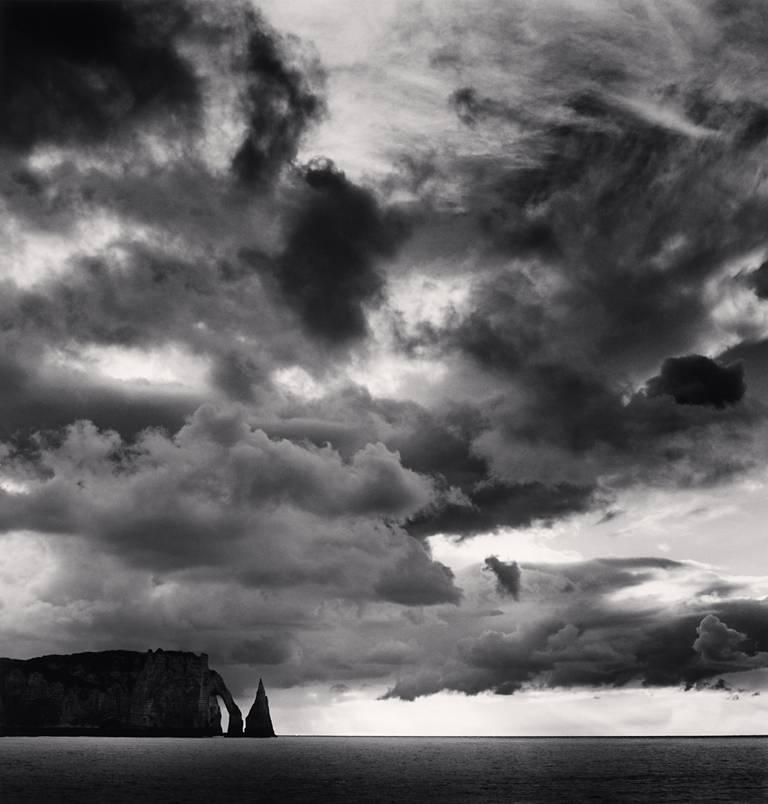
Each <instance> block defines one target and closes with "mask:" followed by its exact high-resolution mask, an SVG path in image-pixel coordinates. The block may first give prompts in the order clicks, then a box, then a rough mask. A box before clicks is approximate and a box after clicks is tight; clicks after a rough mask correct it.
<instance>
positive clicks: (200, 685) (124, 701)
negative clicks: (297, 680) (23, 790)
mask: <svg viewBox="0 0 768 804" xmlns="http://www.w3.org/2000/svg"><path fill="white" fill-rule="evenodd" d="M217 696H218V697H219V698H221V699H222V701H223V702H224V705H225V706H226V708H227V711H228V712H229V729H228V731H227V734H228V736H230V737H240V736H242V733H243V731H242V730H243V719H242V715H241V713H240V710H239V709H238V707H237V704H235V702H234V700H233V699H232V695H231V694H230V692H229V690H228V689H227V687H226V685H225V684H224V681H223V680H222V678H221V676H220V675H219V674H218V673H217V672H216V671H215V670H210V669H209V667H208V656H207V655H206V654H205V653H203V654H201V655H200V656H198V655H197V654H194V653H188V652H184V651H163V650H157V651H148V652H147V653H138V652H134V651H103V652H101V653H75V654H72V655H68V656H40V657H37V658H35V659H26V660H20V659H0V734H15V735H22V734H23V735H43V734H50V735H76V734H94V735H104V736H107V735H109V736H137V737H138V736H141V737H144V736H150V737H154V736H158V737H159V736H178V737H208V736H214V735H218V734H221V712H220V710H219V704H218V701H217Z"/></svg>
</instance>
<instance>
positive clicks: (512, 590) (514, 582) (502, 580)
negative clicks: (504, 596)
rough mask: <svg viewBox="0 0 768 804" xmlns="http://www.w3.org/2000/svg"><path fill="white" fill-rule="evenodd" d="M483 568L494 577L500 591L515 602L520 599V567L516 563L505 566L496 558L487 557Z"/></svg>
mask: <svg viewBox="0 0 768 804" xmlns="http://www.w3.org/2000/svg"><path fill="white" fill-rule="evenodd" d="M485 566H486V567H487V568H488V569H489V570H490V571H491V572H492V573H493V574H494V575H495V576H496V579H497V580H498V582H499V590H500V591H502V592H507V593H509V594H510V595H512V597H513V598H514V599H515V600H519V599H520V567H519V566H518V565H517V562H516V561H513V562H512V563H511V564H506V563H505V562H504V561H499V559H498V558H496V556H489V557H488V558H486V559H485Z"/></svg>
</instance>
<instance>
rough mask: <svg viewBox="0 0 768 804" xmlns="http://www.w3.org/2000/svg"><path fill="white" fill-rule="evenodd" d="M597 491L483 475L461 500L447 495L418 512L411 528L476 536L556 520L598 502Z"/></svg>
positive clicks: (426, 532) (418, 532)
mask: <svg viewBox="0 0 768 804" xmlns="http://www.w3.org/2000/svg"><path fill="white" fill-rule="evenodd" d="M486 471H487V469H486ZM595 491H596V489H595V488H594V487H590V486H577V485H574V484H570V483H552V484H547V483H540V482H536V483H504V482H502V481H499V480H495V479H493V478H486V477H483V478H481V479H479V480H478V481H477V483H476V484H474V485H470V486H468V487H467V489H466V490H465V491H464V496H463V497H462V498H461V499H458V500H454V499H452V498H451V496H450V495H448V496H447V497H445V498H444V499H442V500H441V501H440V502H439V504H438V505H436V506H435V507H434V508H431V509H427V510H425V511H422V512H421V513H419V514H418V515H417V516H416V517H414V518H413V519H411V520H410V521H409V523H408V530H409V531H410V532H411V533H413V534H414V535H419V536H421V535H426V536H429V535H432V534H434V533H451V534H459V535H461V536H474V535H477V534H479V533H488V532H489V531H493V530H495V529H496V528H498V527H510V528H516V527H525V526H527V525H530V524H531V523H532V522H536V521H538V522H545V523H547V522H553V521H555V520H557V519H560V518H561V517H563V516H567V515H568V514H572V513H577V512H582V511H588V510H589V509H590V508H591V507H592V506H593V504H595V499H594V497H595Z"/></svg>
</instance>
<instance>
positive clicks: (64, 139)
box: [0, 0, 200, 150]
mask: <svg viewBox="0 0 768 804" xmlns="http://www.w3.org/2000/svg"><path fill="white" fill-rule="evenodd" d="M188 23H189V14H188V12H187V9H186V8H185V6H184V4H182V3H180V2H167V1H165V0H164V1H163V2H160V3H149V2H142V1H141V0H138V2H132V3H125V2H117V0H99V1H98V2H97V1H96V0H70V2H57V1H56V0H5V2H3V4H2V9H1V10H0V40H1V41H0V74H1V75H2V81H1V82H0V116H1V117H2V120H3V124H2V129H0V143H2V144H4V145H6V146H10V147H11V148H18V149H23V150H24V149H28V148H31V147H33V146H35V145H37V144H50V143H55V144H73V143H78V142H82V143H94V142H102V141H104V140H107V139H110V138H119V137H122V136H124V135H125V134H127V133H128V132H129V131H130V130H131V129H132V128H135V127H137V126H141V125H144V124H148V123H151V122H152V121H153V120H155V119H160V120H165V121H166V122H168V121H170V120H171V119H172V118H173V116H176V117H177V118H180V119H184V120H185V123H186V124H187V125H189V124H190V123H191V124H194V122H195V119H196V115H197V112H198V109H199V104H200V87H199V85H198V80H197V77H196V75H195V71H194V68H193V67H192V66H191V65H190V64H189V63H187V62H186V61H185V60H184V59H183V58H182V56H181V55H180V54H179V52H178V50H177V48H176V44H175V37H176V34H177V33H178V31H179V30H180V29H181V28H183V27H184V26H185V25H186V24H188Z"/></svg>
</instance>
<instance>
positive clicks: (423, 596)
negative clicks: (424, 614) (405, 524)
mask: <svg viewBox="0 0 768 804" xmlns="http://www.w3.org/2000/svg"><path fill="white" fill-rule="evenodd" d="M376 593H377V594H378V595H380V596H381V597H382V598H383V599H384V600H389V601H391V602H393V603H400V604H402V605H404V606H431V605H434V604H437V603H456V604H458V603H459V602H460V600H461V591H460V590H459V589H457V588H456V586H455V585H454V582H453V572H452V571H451V570H450V569H449V568H448V567H446V566H445V565H444V564H441V563H440V562H439V561H432V560H431V559H430V558H429V556H428V555H427V553H426V552H425V550H424V548H423V547H422V546H421V545H419V544H418V543H416V542H412V543H411V544H410V545H409V549H408V554H407V555H406V556H405V557H404V558H403V560H402V561H401V562H400V563H399V564H398V565H397V566H395V567H394V568H393V569H392V570H391V571H389V572H388V573H387V574H386V575H384V577H382V579H381V580H380V581H379V583H378V584H377V586H376Z"/></svg>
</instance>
